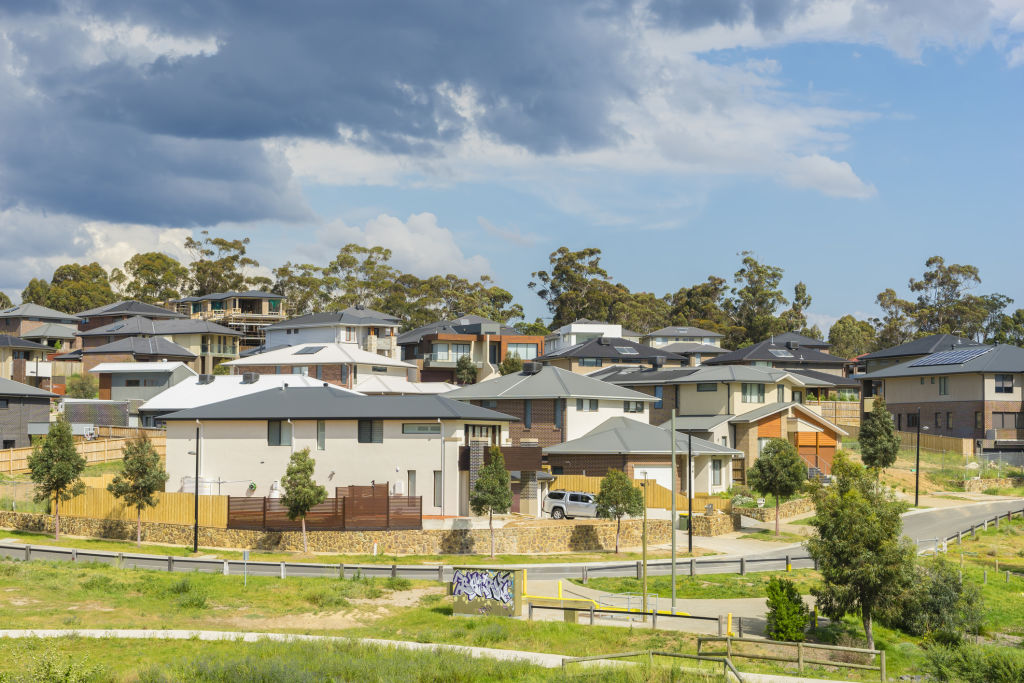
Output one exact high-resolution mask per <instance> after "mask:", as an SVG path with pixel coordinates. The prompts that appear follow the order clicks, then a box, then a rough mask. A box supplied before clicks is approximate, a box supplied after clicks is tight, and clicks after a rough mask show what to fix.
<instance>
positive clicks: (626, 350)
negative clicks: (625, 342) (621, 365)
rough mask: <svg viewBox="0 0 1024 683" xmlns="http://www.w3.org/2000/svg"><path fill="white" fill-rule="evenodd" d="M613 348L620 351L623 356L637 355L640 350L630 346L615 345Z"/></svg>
mask: <svg viewBox="0 0 1024 683" xmlns="http://www.w3.org/2000/svg"><path fill="white" fill-rule="evenodd" d="M615 350H616V351H618V352H619V353H621V354H622V355H623V356H639V355H640V352H639V351H637V350H636V349H634V348H633V347H632V346H616V347H615Z"/></svg>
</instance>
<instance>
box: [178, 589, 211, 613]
mask: <svg viewBox="0 0 1024 683" xmlns="http://www.w3.org/2000/svg"><path fill="white" fill-rule="evenodd" d="M178 607H182V608H184V609H204V608H205V607H206V596H205V595H203V594H202V593H189V594H187V595H184V596H182V598H181V600H178Z"/></svg>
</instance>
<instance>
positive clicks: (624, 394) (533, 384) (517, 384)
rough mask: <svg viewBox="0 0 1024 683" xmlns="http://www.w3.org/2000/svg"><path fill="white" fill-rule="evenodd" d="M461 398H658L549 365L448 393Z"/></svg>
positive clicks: (650, 399) (450, 396)
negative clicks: (538, 370) (535, 370)
mask: <svg viewBox="0 0 1024 683" xmlns="http://www.w3.org/2000/svg"><path fill="white" fill-rule="evenodd" d="M445 396H448V397H449V398H454V399H457V400H459V401H475V400H484V399H486V400H491V399H526V398H530V399H534V398H535V399H543V398H598V399H601V398H603V399H609V400H623V401H657V400H658V399H656V398H654V397H653V396H648V395H647V394H641V393H640V392H638V391H633V390H632V389H625V388H623V387H617V386H615V385H614V384H610V383H608V382H602V381H601V380H599V379H594V378H593V377H588V376H586V375H580V374H578V373H575V372H570V371H568V370H563V369H562V368H556V367H553V366H550V365H546V366H544V367H542V368H541V369H540V372H537V373H536V374H528V373H526V372H515V373H512V374H510V375H505V376H503V377H496V378H494V379H489V380H486V381H484V382H480V383H478V384H469V385H467V386H464V387H461V388H459V389H456V390H455V391H450V392H448V393H446V394H445Z"/></svg>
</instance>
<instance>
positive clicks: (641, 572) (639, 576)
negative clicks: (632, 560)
mask: <svg viewBox="0 0 1024 683" xmlns="http://www.w3.org/2000/svg"><path fill="white" fill-rule="evenodd" d="M643 577H644V566H643V562H641V561H640V560H637V561H636V580H637V581H639V580H640V579H642V578H643Z"/></svg>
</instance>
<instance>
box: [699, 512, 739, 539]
mask: <svg viewBox="0 0 1024 683" xmlns="http://www.w3.org/2000/svg"><path fill="white" fill-rule="evenodd" d="M739 528H740V516H739V515H736V514H732V515H711V516H706V515H694V516H693V535H694V536H721V535H722V534H728V533H730V532H733V531H736V530H737V529H739Z"/></svg>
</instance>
